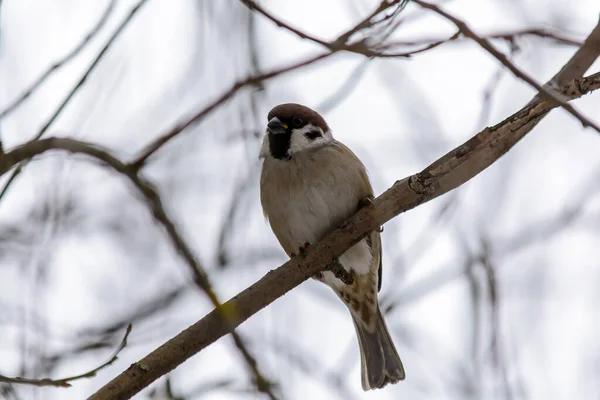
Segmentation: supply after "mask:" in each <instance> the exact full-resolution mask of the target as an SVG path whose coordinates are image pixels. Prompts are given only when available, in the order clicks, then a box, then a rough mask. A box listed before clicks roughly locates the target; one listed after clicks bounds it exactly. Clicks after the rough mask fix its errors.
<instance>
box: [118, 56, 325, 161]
mask: <svg viewBox="0 0 600 400" xmlns="http://www.w3.org/2000/svg"><path fill="white" fill-rule="evenodd" d="M332 54H333V53H322V54H319V55H316V56H311V57H309V58H307V59H305V60H303V61H299V62H296V63H294V64H292V65H289V66H287V67H283V68H279V69H277V70H274V71H271V72H267V73H264V74H261V75H256V76H251V77H249V78H246V79H244V80H241V81H238V82H236V83H234V84H233V85H232V86H231V88H229V89H227V90H226V91H225V92H224V93H223V94H221V96H219V97H218V98H217V99H216V100H214V101H213V102H212V103H210V104H209V105H207V106H206V107H204V108H203V109H202V110H200V111H198V112H196V113H194V114H193V115H192V116H189V117H187V118H185V119H184V120H183V121H181V122H179V123H178V124H176V125H175V126H174V127H173V128H171V129H170V130H169V131H168V132H165V133H163V134H162V135H159V137H158V139H156V140H155V141H153V142H152V143H150V144H149V145H148V146H146V149H145V150H143V151H142V154H140V155H139V156H138V157H137V158H136V159H135V160H134V161H132V162H131V163H130V164H129V166H130V167H131V169H132V170H134V171H137V170H139V169H140V168H142V167H143V166H144V165H145V164H146V161H147V160H148V158H149V157H150V156H152V155H153V154H154V153H156V152H157V151H158V150H159V149H160V148H161V147H162V146H163V145H164V144H165V143H167V142H168V141H170V140H171V139H173V138H174V137H175V136H177V135H179V134H180V133H181V132H183V131H184V130H185V129H187V128H189V127H190V126H192V125H195V124H198V123H200V122H201V121H202V120H203V119H204V118H205V117H206V116H208V115H209V114H210V113H211V112H212V111H214V110H215V109H217V108H218V107H219V106H221V105H223V104H224V103H226V102H227V101H228V100H229V99H231V98H232V97H233V96H234V95H235V94H236V93H237V92H238V91H239V90H240V89H242V88H244V87H246V86H254V85H257V84H258V83H259V82H264V81H266V80H269V79H271V78H274V77H276V76H279V75H282V74H285V73H286V72H290V71H293V70H296V69H298V68H301V67H305V66H307V65H310V64H312V63H314V62H317V61H319V60H322V59H324V58H327V57H329V56H331V55H332Z"/></svg>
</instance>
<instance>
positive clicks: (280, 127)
mask: <svg viewBox="0 0 600 400" xmlns="http://www.w3.org/2000/svg"><path fill="white" fill-rule="evenodd" d="M287 128H288V126H287V125H286V124H284V123H283V122H281V121H280V120H279V118H277V117H275V118H273V119H271V120H270V121H269V123H268V124H267V129H268V130H269V133H274V134H278V133H285V132H286V131H287Z"/></svg>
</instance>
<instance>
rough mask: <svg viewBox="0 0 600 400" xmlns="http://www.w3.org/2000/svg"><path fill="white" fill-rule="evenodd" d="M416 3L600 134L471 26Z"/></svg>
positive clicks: (568, 105)
mask: <svg viewBox="0 0 600 400" xmlns="http://www.w3.org/2000/svg"><path fill="white" fill-rule="evenodd" d="M412 1H413V2H414V3H417V4H418V5H420V6H421V7H423V8H427V9H429V10H431V11H433V12H435V13H437V14H439V15H441V16H442V17H444V18H446V19H447V20H449V21H451V22H452V23H453V24H454V25H456V27H457V28H458V29H459V30H460V31H461V32H462V34H463V35H465V36H467V37H469V38H471V39H472V40H473V41H475V42H476V43H477V44H479V46H481V47H482V48H483V49H484V50H486V51H487V52H488V53H489V54H490V55H492V56H493V57H494V58H495V59H496V60H498V61H499V62H500V63H501V64H502V65H504V66H505V67H506V68H507V69H508V70H509V71H510V72H512V73H513V74H514V75H515V76H516V77H517V78H519V79H521V80H523V81H525V82H526V83H528V84H529V85H531V86H532V87H533V88H535V89H536V90H537V91H538V93H540V94H541V95H543V96H545V97H547V98H548V99H551V100H554V101H556V102H557V103H558V104H559V105H560V106H561V107H562V108H564V109H565V110H566V111H567V112H568V113H569V114H571V115H572V116H574V117H575V118H577V119H578V120H579V122H581V124H582V125H583V126H584V127H590V128H592V129H594V130H595V131H596V132H598V133H600V126H598V125H597V124H595V123H594V122H593V121H591V120H590V119H589V118H587V117H585V116H584V115H582V114H581V113H580V112H579V111H577V110H575V109H574V108H573V106H571V105H570V104H567V103H566V102H565V99H563V98H561V97H560V96H558V95H557V92H556V91H555V90H554V89H552V88H550V87H545V86H542V85H540V84H539V83H537V82H536V81H535V80H534V79H533V78H532V77H530V76H529V75H528V74H527V73H525V72H524V71H522V70H521V69H520V68H518V67H517V66H516V65H515V64H513V63H512V62H511V61H510V60H509V59H508V58H507V57H506V56H505V55H504V54H503V53H501V52H500V51H499V50H498V49H496V48H495V47H494V46H493V45H492V44H491V43H490V42H489V40H487V39H484V38H482V37H480V36H478V35H477V34H476V33H475V32H474V31H473V30H471V28H469V26H468V25H467V24H466V23H465V22H464V21H462V20H460V19H458V18H456V17H455V16H453V15H451V14H448V13H447V12H446V11H444V10H442V9H441V8H440V7H438V6H437V5H435V4H431V3H427V2H425V1H423V0H412Z"/></svg>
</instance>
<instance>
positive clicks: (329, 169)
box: [259, 103, 406, 391]
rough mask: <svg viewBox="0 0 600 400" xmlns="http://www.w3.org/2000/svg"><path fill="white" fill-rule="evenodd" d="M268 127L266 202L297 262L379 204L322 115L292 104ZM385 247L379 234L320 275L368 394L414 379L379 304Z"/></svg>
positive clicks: (263, 152) (274, 113) (278, 110)
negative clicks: (354, 342) (353, 337)
mask: <svg viewBox="0 0 600 400" xmlns="http://www.w3.org/2000/svg"><path fill="white" fill-rule="evenodd" d="M267 120H268V122H267V127H266V134H265V136H264V139H263V142H262V146H261V149H260V155H259V158H260V159H262V169H261V176H260V201H261V206H262V209H263V212H264V215H265V217H266V219H267V220H268V223H269V225H270V226H271V230H272V231H273V233H274V234H275V237H276V238H277V240H278V241H279V244H280V245H281V247H282V248H283V250H284V251H285V252H286V253H287V255H288V256H290V257H294V256H295V255H296V253H297V252H303V251H305V249H306V248H307V247H308V246H309V245H310V244H316V243H318V242H319V240H321V239H322V238H323V237H324V236H325V235H326V234H327V233H329V232H331V231H332V230H334V229H336V228H338V227H339V226H340V225H341V224H342V223H343V222H344V221H345V220H346V219H348V218H349V217H350V216H352V215H353V214H354V213H356V211H358V209H360V208H361V207H364V206H366V205H368V204H369V203H371V204H372V199H373V188H372V186H371V182H370V181H369V177H368V175H367V170H366V168H365V166H364V165H363V163H362V162H361V161H360V159H359V158H358V157H357V156H356V155H355V154H354V153H353V152H352V151H351V150H350V149H349V148H348V147H346V146H345V145H344V144H342V143H341V142H339V141H337V140H336V139H334V138H333V135H332V132H331V130H330V129H329V126H328V125H327V123H326V122H325V119H324V118H323V117H322V116H321V115H320V114H319V113H318V112H316V111H314V110H312V109H310V108H308V107H306V106H303V105H300V104H295V103H285V104H280V105H278V106H276V107H274V108H273V109H272V110H271V111H270V112H269V114H268V116H267ZM381 247H382V246H381V236H380V232H379V231H373V232H371V233H369V234H368V235H367V237H366V238H364V239H362V240H361V241H359V242H358V243H357V244H355V245H354V246H352V247H351V248H350V249H348V250H347V251H346V252H345V253H344V254H342V255H341V256H340V257H339V258H338V259H337V260H336V261H335V262H333V263H332V265H331V266H330V267H329V268H327V269H326V270H324V271H322V272H320V273H317V274H316V275H315V276H313V278H314V279H316V280H318V281H320V282H323V283H324V284H326V285H327V286H329V287H330V288H331V289H333V291H334V292H335V294H337V296H338V297H339V298H340V299H341V300H342V302H343V303H344V304H345V305H346V307H347V308H348V310H349V311H350V315H351V316H352V320H353V322H354V327H355V330H356V334H357V338H358V344H359V350H360V358H361V383H362V388H363V390H365V391H367V390H371V389H377V388H382V387H384V386H386V385H387V384H388V383H396V382H398V381H401V380H404V379H405V376H406V375H405V371H404V367H403V365H402V361H401V360H400V357H399V356H398V352H397V350H396V347H395V346H394V343H393V341H392V338H391V336H390V333H389V330H388V328H387V326H386V323H385V320H384V318H383V315H382V313H381V309H380V307H379V303H378V299H377V293H378V292H379V290H380V289H381V278H382V269H381V255H382V254H381Z"/></svg>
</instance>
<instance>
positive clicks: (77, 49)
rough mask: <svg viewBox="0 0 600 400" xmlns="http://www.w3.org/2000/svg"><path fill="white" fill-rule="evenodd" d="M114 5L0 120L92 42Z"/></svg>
mask: <svg viewBox="0 0 600 400" xmlns="http://www.w3.org/2000/svg"><path fill="white" fill-rule="evenodd" d="M115 3H116V1H115V0H111V2H110V3H109V4H108V7H106V10H105V11H104V13H103V14H102V16H101V17H100V19H99V20H98V22H97V23H96V25H95V26H94V27H93V28H92V30H91V31H90V32H89V33H88V34H87V35H85V37H84V38H83V40H82V41H81V42H80V43H79V44H78V45H77V46H76V47H75V48H74V49H73V50H71V52H69V53H68V54H67V55H66V56H64V57H63V58H62V59H60V60H59V61H57V62H55V63H54V64H52V66H51V67H50V68H48V69H47V70H46V71H45V72H44V73H42V75H40V76H39V77H38V78H37V79H36V80H35V81H34V82H33V83H32V84H31V85H30V86H29V87H28V88H27V89H25V91H24V92H23V93H22V94H21V95H20V96H19V97H17V99H15V100H14V101H13V102H12V103H11V104H9V105H8V107H6V108H5V109H4V111H2V112H0V120H1V119H2V118H4V117H6V116H7V115H9V114H11V113H12V112H13V111H15V110H16V109H17V107H19V106H20V105H21V104H22V103H23V102H24V101H25V100H27V99H28V98H29V97H30V96H31V95H32V94H33V93H34V92H35V91H36V90H37V89H38V88H39V87H40V86H42V84H44V82H46V81H47V80H48V78H50V77H51V76H52V74H54V73H55V72H56V71H58V70H59V69H60V68H61V67H62V66H63V65H65V64H67V63H68V62H70V61H71V60H73V59H74V58H75V57H76V56H77V55H78V54H79V53H80V52H81V51H82V50H83V49H84V48H85V47H86V46H87V45H88V44H89V43H90V42H91V41H92V39H93V38H94V37H95V36H96V34H97V33H98V32H99V31H100V29H102V27H103V26H104V25H105V24H106V21H108V17H109V16H110V13H111V12H112V11H113V9H114V8H115Z"/></svg>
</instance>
